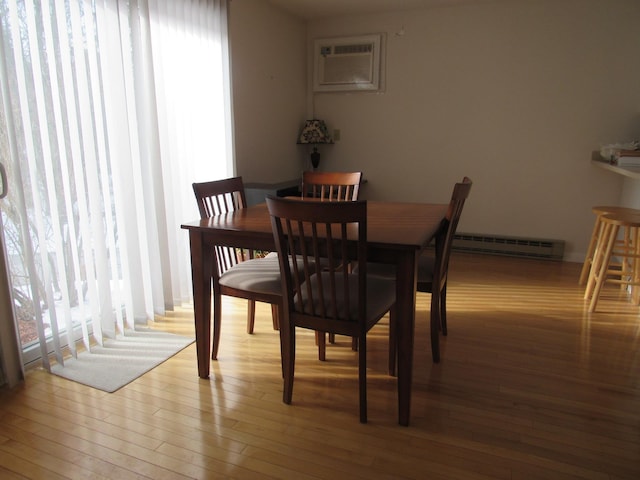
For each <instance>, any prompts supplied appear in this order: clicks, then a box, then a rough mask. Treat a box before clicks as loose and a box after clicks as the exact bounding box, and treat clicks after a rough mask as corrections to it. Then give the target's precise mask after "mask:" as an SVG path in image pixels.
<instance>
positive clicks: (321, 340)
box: [316, 331, 327, 362]
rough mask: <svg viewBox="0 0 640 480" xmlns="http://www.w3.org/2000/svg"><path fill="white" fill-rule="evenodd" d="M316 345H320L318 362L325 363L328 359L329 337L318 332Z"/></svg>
mask: <svg viewBox="0 0 640 480" xmlns="http://www.w3.org/2000/svg"><path fill="white" fill-rule="evenodd" d="M316 345H318V360H320V361H321V362H324V361H325V360H326V359H327V335H326V334H325V332H318V331H316Z"/></svg>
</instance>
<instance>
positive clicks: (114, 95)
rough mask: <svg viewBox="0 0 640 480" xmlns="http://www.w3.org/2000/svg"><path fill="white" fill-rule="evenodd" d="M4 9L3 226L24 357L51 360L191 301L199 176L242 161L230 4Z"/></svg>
mask: <svg viewBox="0 0 640 480" xmlns="http://www.w3.org/2000/svg"><path fill="white" fill-rule="evenodd" d="M0 10H1V12H0V13H1V15H2V20H1V24H0V27H1V29H2V30H1V32H0V33H1V35H0V37H1V40H0V42H1V43H0V50H1V54H2V60H1V62H2V65H1V71H0V73H1V74H2V75H1V86H2V116H1V118H0V120H1V125H2V133H3V135H2V137H1V139H2V143H1V144H0V148H1V149H2V150H1V152H0V153H1V154H2V159H3V162H6V165H5V166H6V170H7V175H8V184H9V194H8V195H7V197H6V198H5V199H4V200H2V203H1V205H0V206H1V208H2V230H3V233H4V238H5V248H6V255H7V261H8V263H9V277H10V288H11V293H12V295H13V307H14V310H15V316H16V320H17V325H18V331H19V336H20V338H21V340H22V347H23V355H24V359H23V361H24V362H28V361H30V360H31V359H32V358H33V356H34V355H33V349H32V348H30V347H31V345H32V344H34V345H38V348H39V352H38V353H39V355H37V356H39V357H40V358H42V361H43V365H44V366H45V367H46V368H49V367H50V364H49V355H50V352H53V353H54V354H55V357H56V361H58V362H59V363H64V354H63V352H64V349H65V348H68V351H69V352H70V353H71V354H72V355H74V356H75V355H76V354H77V350H76V342H77V341H78V340H81V341H82V343H83V344H84V348H85V349H87V350H89V351H90V350H91V348H92V345H94V344H102V342H103V339H104V338H105V337H106V338H113V337H114V336H115V334H116V333H124V332H126V330H127V329H133V328H135V325H136V323H146V322H148V321H151V320H153V318H154V315H156V314H164V313H165V311H166V310H167V309H169V310H170V309H172V308H173V307H174V306H175V305H176V304H181V303H183V302H188V301H190V300H191V277H190V268H189V266H190V260H189V249H188V236H187V235H185V234H184V232H183V231H181V229H180V224H181V223H183V222H184V221H188V220H192V219H194V218H198V210H197V208H196V205H195V200H194V197H193V192H192V189H191V183H192V182H195V181H206V180H212V179H218V178H223V177H226V176H230V175H231V174H233V151H232V143H231V139H232V133H231V123H232V122H231V106H230V86H229V58H228V41H227V5H226V0H127V1H125V0H0ZM28 335H30V336H29V339H30V340H28V341H26V340H25V338H26V337H27V336H28ZM30 342H31V343H30Z"/></svg>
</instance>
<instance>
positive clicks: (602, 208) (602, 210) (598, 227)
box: [578, 205, 640, 285]
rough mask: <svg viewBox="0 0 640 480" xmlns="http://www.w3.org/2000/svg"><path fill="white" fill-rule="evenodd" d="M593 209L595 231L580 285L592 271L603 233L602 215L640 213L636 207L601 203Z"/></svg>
mask: <svg viewBox="0 0 640 480" xmlns="http://www.w3.org/2000/svg"><path fill="white" fill-rule="evenodd" d="M591 211H592V212H593V213H594V214H595V215H596V221H595V223H594V225H593V232H592V233H591V240H590V241H589V247H588V248H587V255H586V257H585V259H584V263H583V264H582V271H581V272H580V279H579V280H578V285H584V284H585V283H586V281H587V278H589V273H590V272H591V265H592V263H593V256H594V253H595V251H596V245H597V243H598V238H600V235H601V234H602V222H601V221H600V219H601V217H602V215H606V214H608V213H623V214H630V215H640V210H638V209H636V208H628V207H617V206H612V205H599V206H597V207H593V208H592V209H591Z"/></svg>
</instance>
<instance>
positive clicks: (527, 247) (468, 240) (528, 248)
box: [452, 233, 564, 260]
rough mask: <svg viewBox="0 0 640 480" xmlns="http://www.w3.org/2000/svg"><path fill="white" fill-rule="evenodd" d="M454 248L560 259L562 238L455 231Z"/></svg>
mask: <svg viewBox="0 0 640 480" xmlns="http://www.w3.org/2000/svg"><path fill="white" fill-rule="evenodd" d="M452 248H453V249H454V250H459V251H464V252H474V253H486V254H490V255H506V256H510V257H527V258H539V259H546V260H562V258H563V256H564V240H548V239H540V238H524V237H507V236H500V235H486V234H477V233H457V234H455V236H454V237H453V244H452Z"/></svg>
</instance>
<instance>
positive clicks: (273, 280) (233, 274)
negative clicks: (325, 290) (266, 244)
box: [219, 253, 302, 295]
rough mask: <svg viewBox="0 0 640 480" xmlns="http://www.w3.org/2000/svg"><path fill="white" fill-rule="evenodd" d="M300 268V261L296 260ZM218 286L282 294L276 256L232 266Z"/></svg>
mask: <svg viewBox="0 0 640 480" xmlns="http://www.w3.org/2000/svg"><path fill="white" fill-rule="evenodd" d="M297 262H298V268H300V269H301V268H302V259H301V258H300V259H297ZM219 281H220V285H223V286H225V287H229V288H236V289H238V290H247V291H251V292H257V293H268V294H278V295H281V294H282V282H281V281H280V264H279V263H278V254H276V253H274V254H273V255H271V254H269V255H267V256H266V257H264V258H253V259H251V260H245V261H244V262H240V263H239V264H237V265H234V266H233V267H231V268H230V269H229V270H227V271H226V272H225V273H223V274H222V275H221V276H220V280H219Z"/></svg>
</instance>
